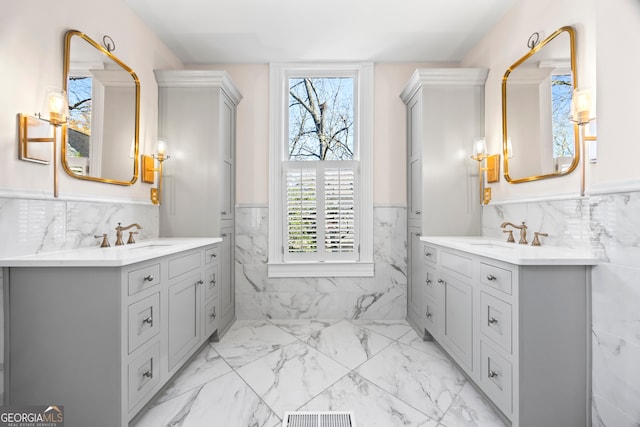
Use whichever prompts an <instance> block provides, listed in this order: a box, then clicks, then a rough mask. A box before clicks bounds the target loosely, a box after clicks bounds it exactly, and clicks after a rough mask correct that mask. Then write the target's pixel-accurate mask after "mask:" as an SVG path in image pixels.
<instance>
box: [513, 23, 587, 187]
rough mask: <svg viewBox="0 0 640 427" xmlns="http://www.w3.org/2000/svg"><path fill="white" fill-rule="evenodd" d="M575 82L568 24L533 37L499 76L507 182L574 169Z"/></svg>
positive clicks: (572, 33)
mask: <svg viewBox="0 0 640 427" xmlns="http://www.w3.org/2000/svg"><path fill="white" fill-rule="evenodd" d="M532 37H533V36H532ZM530 41H531V39H530ZM530 47H531V46H530ZM576 87H578V75H577V72H576V59H575V31H574V29H573V28H572V27H570V26H566V27H562V28H560V29H558V30H556V31H555V32H554V33H553V34H551V35H550V36H549V37H547V38H545V39H544V40H543V41H541V42H540V43H539V44H535V41H534V43H533V47H531V50H530V51H529V52H528V53H527V54H526V55H524V56H523V57H522V58H520V59H519V60H518V61H516V62H515V63H514V64H513V65H512V66H511V67H509V68H508V69H507V71H506V72H505V74H504V77H503V78H502V137H503V141H502V142H503V154H504V156H503V159H504V160H503V163H504V177H505V179H506V180H507V181H508V182H510V183H512V184H517V183H522V182H528V181H535V180H539V179H546V178H554V177H558V176H563V175H567V174H569V173H571V172H572V171H573V170H575V169H576V167H577V166H578V163H579V161H580V150H579V145H580V138H579V130H578V125H577V124H575V123H574V122H572V121H571V120H570V115H571V97H572V95H573V90H574V89H575V88H576Z"/></svg>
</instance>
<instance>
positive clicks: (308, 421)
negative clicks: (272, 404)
mask: <svg viewBox="0 0 640 427" xmlns="http://www.w3.org/2000/svg"><path fill="white" fill-rule="evenodd" d="M282 427H356V422H355V419H354V418H353V412H325V411H317V412H285V414H284V419H283V421H282Z"/></svg>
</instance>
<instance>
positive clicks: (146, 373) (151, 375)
mask: <svg viewBox="0 0 640 427" xmlns="http://www.w3.org/2000/svg"><path fill="white" fill-rule="evenodd" d="M142 376H143V377H146V378H153V371H152V370H151V369H149V370H148V371H145V372H143V373H142Z"/></svg>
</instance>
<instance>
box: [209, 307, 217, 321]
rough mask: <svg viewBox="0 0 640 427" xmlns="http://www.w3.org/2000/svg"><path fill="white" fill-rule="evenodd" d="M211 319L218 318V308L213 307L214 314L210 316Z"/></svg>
mask: <svg viewBox="0 0 640 427" xmlns="http://www.w3.org/2000/svg"><path fill="white" fill-rule="evenodd" d="M209 317H211V318H212V319H215V318H216V308H215V307H213V312H212V313H211V314H210V315H209Z"/></svg>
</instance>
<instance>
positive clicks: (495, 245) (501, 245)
mask: <svg viewBox="0 0 640 427" xmlns="http://www.w3.org/2000/svg"><path fill="white" fill-rule="evenodd" d="M469 244H470V245H472V246H481V247H483V248H487V249H514V248H516V247H517V246H516V245H515V243H498V242H469Z"/></svg>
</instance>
